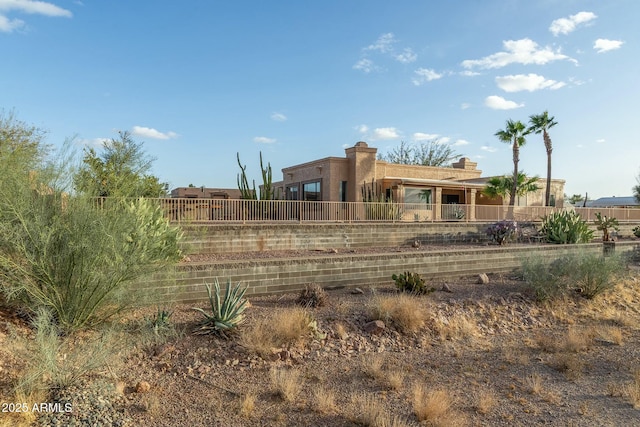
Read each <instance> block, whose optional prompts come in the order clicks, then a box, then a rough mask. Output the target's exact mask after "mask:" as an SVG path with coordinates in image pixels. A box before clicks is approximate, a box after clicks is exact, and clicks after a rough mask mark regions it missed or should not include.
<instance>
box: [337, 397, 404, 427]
mask: <svg viewBox="0 0 640 427" xmlns="http://www.w3.org/2000/svg"><path fill="white" fill-rule="evenodd" d="M349 410H350V414H348V415H347V418H349V419H350V420H351V421H353V422H355V423H357V424H358V425H362V426H365V427H406V426H407V424H406V422H405V421H403V420H402V419H401V418H398V417H392V416H391V414H390V413H389V412H388V411H387V410H386V409H385V407H384V405H383V403H382V402H381V400H380V399H378V398H376V397H375V396H373V395H371V394H357V395H353V396H352V397H351V405H350V408H349Z"/></svg>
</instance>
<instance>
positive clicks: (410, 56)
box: [394, 47, 418, 64]
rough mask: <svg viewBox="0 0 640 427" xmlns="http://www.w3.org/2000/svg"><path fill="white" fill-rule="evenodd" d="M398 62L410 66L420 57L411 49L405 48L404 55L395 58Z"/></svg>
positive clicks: (399, 54) (400, 54)
mask: <svg viewBox="0 0 640 427" xmlns="http://www.w3.org/2000/svg"><path fill="white" fill-rule="evenodd" d="M394 58H395V59H396V61H398V62H402V63H403V64H409V63H411V62H414V61H415V60H416V59H418V55H417V54H416V53H415V52H414V51H413V50H412V49H411V48H410V47H407V48H405V49H404V50H403V51H402V53H398V54H397V55H395V56H394Z"/></svg>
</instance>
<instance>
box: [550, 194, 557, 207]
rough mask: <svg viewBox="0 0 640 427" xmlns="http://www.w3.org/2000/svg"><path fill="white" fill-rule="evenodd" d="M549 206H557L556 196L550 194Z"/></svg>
mask: <svg viewBox="0 0 640 427" xmlns="http://www.w3.org/2000/svg"><path fill="white" fill-rule="evenodd" d="M549 206H553V207H555V206H556V195H555V194H549Z"/></svg>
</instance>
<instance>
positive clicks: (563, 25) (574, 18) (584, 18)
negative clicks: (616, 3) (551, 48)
mask: <svg viewBox="0 0 640 427" xmlns="http://www.w3.org/2000/svg"><path fill="white" fill-rule="evenodd" d="M596 18H597V15H596V14H595V13H593V12H578V13H576V14H575V15H571V16H569V17H568V18H560V19H556V20H555V21H553V22H552V23H551V26H549V31H551V32H552V33H553V35H554V36H557V35H558V34H569V33H570V32H572V31H574V30H575V29H576V27H577V26H578V25H580V24H584V23H587V22H589V21H592V20H594V19H596Z"/></svg>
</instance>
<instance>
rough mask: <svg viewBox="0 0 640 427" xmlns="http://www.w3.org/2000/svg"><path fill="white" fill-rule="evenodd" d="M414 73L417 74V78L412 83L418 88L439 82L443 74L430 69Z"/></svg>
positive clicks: (421, 69)
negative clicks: (434, 81)
mask: <svg viewBox="0 0 640 427" xmlns="http://www.w3.org/2000/svg"><path fill="white" fill-rule="evenodd" d="M414 73H415V74H417V77H414V78H413V79H412V80H411V81H412V82H413V84H414V85H416V86H420V85H422V84H424V83H426V82H430V81H431V80H437V79H439V78H441V77H442V74H438V73H436V72H435V71H434V70H431V69H428V68H418V69H417V70H415V71H414Z"/></svg>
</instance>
